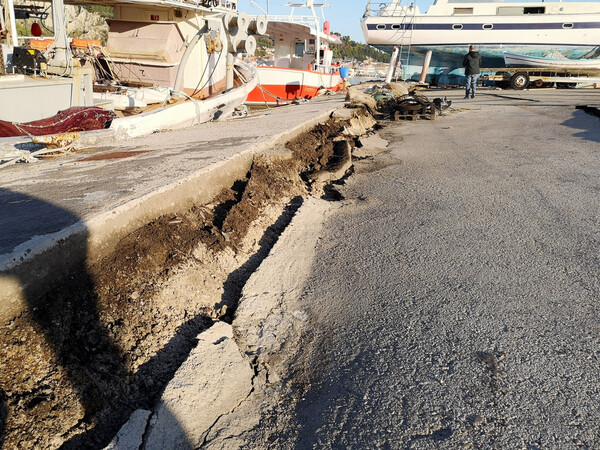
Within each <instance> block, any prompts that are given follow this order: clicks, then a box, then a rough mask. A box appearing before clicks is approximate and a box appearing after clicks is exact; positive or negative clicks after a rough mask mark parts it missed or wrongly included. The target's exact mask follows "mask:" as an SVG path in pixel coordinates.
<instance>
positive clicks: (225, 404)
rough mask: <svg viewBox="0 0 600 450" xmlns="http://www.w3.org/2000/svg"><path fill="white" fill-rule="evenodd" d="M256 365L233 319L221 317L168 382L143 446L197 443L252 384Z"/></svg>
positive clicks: (197, 444)
mask: <svg viewBox="0 0 600 450" xmlns="http://www.w3.org/2000/svg"><path fill="white" fill-rule="evenodd" d="M253 377H254V371H253V370H252V368H251V367H250V363H249V362H248V360H246V359H245V358H244V357H243V356H242V355H241V353H240V351H239V349H238V346H237V345H236V343H235V341H234V340H233V331H232V327H231V325H228V324H226V323H224V322H218V323H216V324H215V325H213V326H212V327H211V328H210V329H209V330H207V331H205V332H204V333H202V334H200V335H199V336H198V345H197V346H196V348H195V349H194V350H192V352H191V353H190V356H189V358H188V359H187V360H186V361H185V362H184V363H183V365H182V366H181V367H180V368H179V369H178V370H177V372H176V373H175V377H174V378H173V380H172V381H171V382H170V383H169V384H168V385H167V386H166V388H165V390H164V392H163V394H162V397H161V399H160V400H159V402H158V404H157V406H156V407H155V409H154V413H153V415H152V418H151V419H150V422H149V427H148V430H147V431H146V437H145V439H144V444H143V448H144V449H146V450H152V449H161V450H162V449H169V448H171V449H174V448H198V447H200V446H202V445H204V444H205V443H206V438H207V436H208V434H209V432H210V431H211V429H212V427H213V426H215V424H216V423H217V422H218V421H219V419H220V418H221V416H223V415H226V414H228V413H230V412H232V411H233V410H235V408H236V407H237V406H239V405H240V404H241V403H242V402H243V401H244V400H245V399H246V398H247V397H248V396H249V395H250V393H251V392H252V390H253Z"/></svg>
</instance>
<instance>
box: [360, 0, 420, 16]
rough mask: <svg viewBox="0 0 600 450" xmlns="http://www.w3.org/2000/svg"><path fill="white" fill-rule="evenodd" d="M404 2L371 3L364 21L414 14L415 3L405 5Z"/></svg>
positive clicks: (398, 0) (402, 0)
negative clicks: (370, 18) (369, 18)
mask: <svg viewBox="0 0 600 450" xmlns="http://www.w3.org/2000/svg"><path fill="white" fill-rule="evenodd" d="M405 3H406V2H405V1H404V0H395V1H391V2H380V1H371V0H370V1H369V3H368V4H367V8H366V10H365V14H364V16H363V19H366V18H368V17H398V16H406V15H413V14H414V7H415V4H414V2H411V3H410V4H408V5H407V4H405Z"/></svg>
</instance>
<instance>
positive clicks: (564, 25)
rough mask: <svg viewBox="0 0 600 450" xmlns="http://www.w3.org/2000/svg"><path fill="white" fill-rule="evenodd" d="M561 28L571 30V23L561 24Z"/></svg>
mask: <svg viewBox="0 0 600 450" xmlns="http://www.w3.org/2000/svg"><path fill="white" fill-rule="evenodd" d="M563 28H573V24H572V23H563Z"/></svg>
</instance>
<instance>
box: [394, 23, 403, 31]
mask: <svg viewBox="0 0 600 450" xmlns="http://www.w3.org/2000/svg"><path fill="white" fill-rule="evenodd" d="M400 28H402V27H401V26H400V24H399V23H395V24H393V25H392V30H399V29H400Z"/></svg>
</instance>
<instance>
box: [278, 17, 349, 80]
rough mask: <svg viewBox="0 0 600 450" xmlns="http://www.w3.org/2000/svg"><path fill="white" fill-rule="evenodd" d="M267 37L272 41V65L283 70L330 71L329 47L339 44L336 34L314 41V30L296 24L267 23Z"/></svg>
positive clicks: (323, 36)
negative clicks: (317, 48) (318, 49)
mask: <svg viewBox="0 0 600 450" xmlns="http://www.w3.org/2000/svg"><path fill="white" fill-rule="evenodd" d="M325 28H326V31H328V29H327V26H326V27H325ZM267 35H268V36H270V37H271V39H273V41H274V46H275V50H274V65H275V66H276V67H281V68H286V69H300V70H324V69H325V70H326V71H329V70H330V69H331V65H332V60H333V50H331V48H330V46H331V45H332V44H333V45H335V44H341V41H340V39H339V38H338V37H337V36H336V35H332V34H328V33H326V32H324V33H321V35H320V36H319V39H317V36H316V32H315V30H314V29H313V28H311V27H310V26H308V25H304V24H299V23H289V22H276V21H269V25H268V28H267ZM319 44H320V51H319V55H318V56H317V55H316V51H315V49H316V47H317V45H319Z"/></svg>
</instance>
